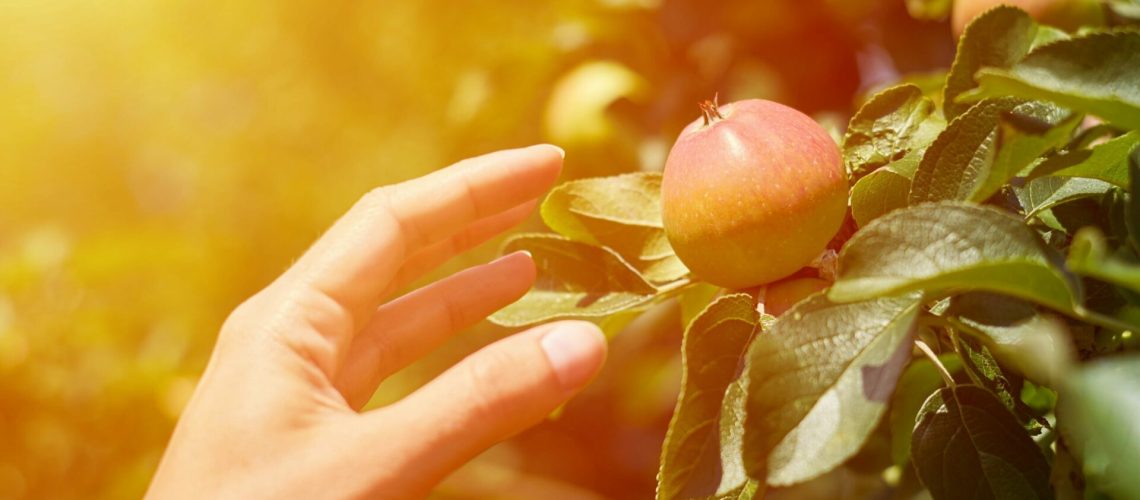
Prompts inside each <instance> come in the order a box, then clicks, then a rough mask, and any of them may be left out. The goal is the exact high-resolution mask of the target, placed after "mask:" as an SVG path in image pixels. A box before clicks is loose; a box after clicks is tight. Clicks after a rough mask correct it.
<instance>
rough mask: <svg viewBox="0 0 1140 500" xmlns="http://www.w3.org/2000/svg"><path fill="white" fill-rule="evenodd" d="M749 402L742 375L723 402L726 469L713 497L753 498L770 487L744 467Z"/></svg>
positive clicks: (729, 499)
mask: <svg viewBox="0 0 1140 500" xmlns="http://www.w3.org/2000/svg"><path fill="white" fill-rule="evenodd" d="M761 323H763V321H761ZM747 405H748V387H747V379H745V378H744V377H740V378H737V379H736V380H734V381H732V383H731V384H729V386H728V390H726V391H725V392H724V402H723V403H722V405H721V406H722V408H723V410H722V413H721V415H720V442H721V447H720V463H721V469H722V470H723V471H724V473H723V474H722V475H721V478H720V486H719V487H718V488H717V493H716V495H713V496H712V497H711V498H713V499H714V500H751V499H752V498H753V497H756V496H759V497H761V498H763V497H764V492H765V490H767V489H768V485H767V483H763V482H760V481H756V480H755V479H752V478H749V477H748V474H747V471H746V470H745V468H744V450H743V443H744V419H745V415H746V413H745V411H746V407H747ZM733 485H736V486H733Z"/></svg>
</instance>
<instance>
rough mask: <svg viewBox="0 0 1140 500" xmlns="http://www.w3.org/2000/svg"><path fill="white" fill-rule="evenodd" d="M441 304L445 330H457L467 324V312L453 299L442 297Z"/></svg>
mask: <svg viewBox="0 0 1140 500" xmlns="http://www.w3.org/2000/svg"><path fill="white" fill-rule="evenodd" d="M442 305H443V309H444V314H445V315H446V316H445V317H446V318H447V331H455V330H458V329H460V328H463V326H464V325H466V324H467V313H466V312H465V311H464V309H463V308H462V307H460V306H459V304H457V303H456V301H455V299H453V298H451V297H447V298H444V299H443V301H442Z"/></svg>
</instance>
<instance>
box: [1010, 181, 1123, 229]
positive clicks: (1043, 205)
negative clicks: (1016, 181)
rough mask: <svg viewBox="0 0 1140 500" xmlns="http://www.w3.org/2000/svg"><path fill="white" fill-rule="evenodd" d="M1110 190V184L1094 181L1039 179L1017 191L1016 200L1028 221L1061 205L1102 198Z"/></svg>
mask: <svg viewBox="0 0 1140 500" xmlns="http://www.w3.org/2000/svg"><path fill="white" fill-rule="evenodd" d="M1110 189H1112V184H1109V183H1107V182H1104V181H1100V180H1096V179H1084V178H1079V177H1074V178H1064V177H1040V178H1037V179H1033V180H1032V181H1029V182H1028V183H1026V184H1025V187H1023V188H1021V189H1018V190H1017V198H1018V200H1019V201H1020V202H1021V206H1022V207H1023V208H1024V209H1025V218H1026V219H1028V218H1030V217H1033V216H1035V215H1037V214H1039V213H1041V212H1042V211H1044V210H1049V209H1050V208H1053V207H1055V206H1057V205H1060V204H1062V203H1068V202H1070V201H1073V200H1079V199H1081V198H1093V197H1100V196H1104V193H1106V192H1108V190H1110Z"/></svg>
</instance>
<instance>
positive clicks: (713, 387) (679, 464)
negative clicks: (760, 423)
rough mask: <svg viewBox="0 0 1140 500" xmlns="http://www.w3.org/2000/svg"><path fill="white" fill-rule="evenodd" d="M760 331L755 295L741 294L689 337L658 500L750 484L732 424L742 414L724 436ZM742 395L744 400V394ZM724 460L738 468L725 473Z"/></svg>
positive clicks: (717, 305)
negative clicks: (731, 388)
mask: <svg viewBox="0 0 1140 500" xmlns="http://www.w3.org/2000/svg"><path fill="white" fill-rule="evenodd" d="M758 326H759V314H758V313H757V312H756V307H755V305H754V304H753V299H752V296H751V295H749V294H746V293H741V294H734V295H727V296H724V297H721V298H719V299H717V300H716V301H715V302H713V303H712V304H711V305H709V307H708V308H707V309H705V310H704V312H702V313H701V314H700V315H699V316H698V317H697V319H695V320H694V321H693V324H692V325H690V327H689V329H688V330H687V331H686V332H685V337H684V341H683V345H682V347H681V353H682V363H683V372H682V376H681V377H682V382H681V394H680V396H678V398H677V408H676V410H674V412H673V419H672V421H671V422H670V423H669V431H668V432H667V433H666V434H665V444H664V445H663V447H662V452H661V471H660V473H659V474H658V475H657V478H658V484H657V498H659V499H677V498H681V499H687V498H704V497H706V496H710V495H713V494H715V493H717V492H723V491H727V490H733V489H736V488H739V487H740V486H742V485H743V484H744V483H745V482H746V481H747V479H748V478H747V476H746V475H745V473H744V470H743V469H742V467H741V464H740V458H739V457H740V453H741V451H740V439H741V436H740V432H737V431H736V430H737V429H738V428H739V426H737V425H733V423H732V422H733V421H735V420H739V415H738V414H736V412H734V411H729V412H728V414H727V415H726V417H727V418H726V419H725V421H726V423H727V425H726V429H725V430H726V431H727V432H726V433H722V432H721V423H722V418H721V417H722V408H725V407H726V406H725V405H726V404H727V405H728V408H729V409H731V408H732V404H731V403H732V402H733V401H734V400H733V399H732V396H733V394H728V395H727V396H726V391H728V389H729V386H730V385H732V384H733V381H734V380H736V379H737V376H738V374H739V372H740V367H741V366H742V363H743V358H744V353H745V350H746V349H747V348H748V342H749V340H751V339H752V336H753V334H754V333H755V332H756V331H757V329H758ZM736 392H737V393H736V395H735V397H736V398H737V400H739V398H740V393H742V391H740V389H739V388H738V389H737V391H736ZM722 438H724V439H722ZM722 455H727V456H728V457H729V458H732V457H734V456H735V457H736V458H735V459H733V462H734V463H725V467H723V468H722V466H721V464H722V458H721V457H722ZM730 465H734V467H730Z"/></svg>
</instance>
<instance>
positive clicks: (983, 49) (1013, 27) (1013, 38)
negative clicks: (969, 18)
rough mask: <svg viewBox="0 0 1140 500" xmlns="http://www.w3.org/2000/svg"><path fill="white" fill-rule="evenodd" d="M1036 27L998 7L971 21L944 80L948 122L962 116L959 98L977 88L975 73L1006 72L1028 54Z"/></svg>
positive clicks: (1010, 10)
mask: <svg viewBox="0 0 1140 500" xmlns="http://www.w3.org/2000/svg"><path fill="white" fill-rule="evenodd" d="M1036 32H1037V23H1035V22H1033V19H1032V18H1030V17H1029V15H1028V14H1026V13H1025V12H1024V11H1022V10H1021V9H1018V8H1015V7H1010V6H1000V7H996V8H993V9H990V10H988V11H986V12H985V13H983V14H982V15H980V16H978V17H977V18H975V19H974V21H973V22H971V23H970V25H969V26H967V27H966V31H965V32H964V33H962V37H961V38H960V39H958V52H957V53H956V54H955V56H954V63H953V65H951V66H950V74H949V75H947V77H946V88H945V90H944V91H943V92H944V97H943V109H944V111H945V113H946V117H947V118H954V117H957V116H958V115H960V114H962V113H965V112H966V110H967V109H969V108H970V105H969V104H964V103H959V102H957V99H958V96H959V95H961V94H963V93H965V92H967V91H969V90H971V89H974V88H975V87H977V85H978V84H977V82H976V81H975V80H974V73H977V71H978V70H979V69H981V68H983V67H996V68H1008V67H1010V66H1013V65H1014V64H1016V63H1017V62H1018V61H1020V60H1021V59H1022V58H1023V57H1025V54H1026V53H1028V52H1029V49H1030V47H1031V46H1032V45H1033V39H1034V37H1035V35H1036Z"/></svg>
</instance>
